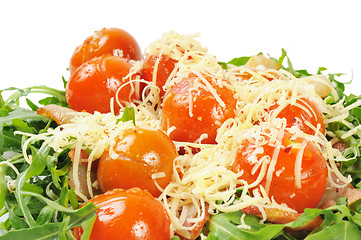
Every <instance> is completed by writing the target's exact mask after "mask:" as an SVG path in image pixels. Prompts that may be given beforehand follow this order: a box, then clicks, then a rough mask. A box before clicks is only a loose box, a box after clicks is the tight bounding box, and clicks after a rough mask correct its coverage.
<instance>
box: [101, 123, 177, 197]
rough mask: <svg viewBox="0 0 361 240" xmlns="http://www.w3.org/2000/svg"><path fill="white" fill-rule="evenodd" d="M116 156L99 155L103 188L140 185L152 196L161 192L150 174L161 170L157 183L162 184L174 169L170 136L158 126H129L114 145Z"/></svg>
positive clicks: (163, 184) (167, 180) (165, 183)
mask: <svg viewBox="0 0 361 240" xmlns="http://www.w3.org/2000/svg"><path fill="white" fill-rule="evenodd" d="M114 150H115V153H116V154H117V158H115V159H113V158H111V157H110V155H109V152H105V153H104V154H103V156H102V157H101V158H100V159H99V164H98V170H97V177H98V182H99V186H100V189H101V190H102V192H106V191H108V190H111V189H114V188H123V189H128V188H132V187H139V188H142V189H146V190H148V191H149V192H150V193H151V194H152V195H153V196H155V197H157V196H159V195H160V193H161V192H160V190H159V189H158V188H157V187H156V185H155V184H154V180H153V179H152V174H154V173H158V172H164V173H165V177H162V178H158V179H157V183H158V184H159V185H160V186H161V187H162V188H165V187H166V186H167V185H168V184H169V182H170V180H171V175H172V173H173V160H174V159H175V158H176V157H177V156H178V153H177V150H176V148H175V146H174V144H173V142H172V141H171V139H170V138H169V137H168V136H167V135H166V134H165V133H163V132H162V131H160V130H149V129H141V128H139V127H136V128H135V129H129V130H127V131H126V132H125V133H124V137H123V138H121V139H119V140H118V141H117V143H116V146H115V149H114Z"/></svg>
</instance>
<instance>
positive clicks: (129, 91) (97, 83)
mask: <svg viewBox="0 0 361 240" xmlns="http://www.w3.org/2000/svg"><path fill="white" fill-rule="evenodd" d="M130 68H131V64H130V63H129V61H128V60H126V59H124V58H121V57H117V56H111V55H103V56H101V57H98V58H93V59H92V60H90V61H88V62H85V63H84V64H83V65H81V66H80V67H79V68H78V69H77V70H76V71H75V72H74V73H73V74H72V75H71V77H70V79H69V82H68V84H67V86H66V100H67V102H68V104H69V107H70V108H71V109H74V110H77V111H83V110H85V111H87V112H89V113H93V112H94V111H98V112H101V113H107V112H110V99H111V98H114V110H115V112H116V113H117V112H118V111H119V109H120V106H119V105H118V104H117V103H116V101H115V98H116V97H118V99H119V100H120V101H123V102H124V101H125V102H130V101H133V100H135V99H139V98H140V94H139V90H138V92H137V91H133V88H134V87H135V86H134V87H133V86H131V85H129V84H127V85H125V86H124V87H123V88H122V89H121V90H120V91H119V94H118V96H116V92H117V90H118V88H119V87H120V86H122V85H123V84H125V83H127V81H128V80H125V79H124V77H125V76H127V75H128V73H129V70H130ZM135 89H136V87H135Z"/></svg>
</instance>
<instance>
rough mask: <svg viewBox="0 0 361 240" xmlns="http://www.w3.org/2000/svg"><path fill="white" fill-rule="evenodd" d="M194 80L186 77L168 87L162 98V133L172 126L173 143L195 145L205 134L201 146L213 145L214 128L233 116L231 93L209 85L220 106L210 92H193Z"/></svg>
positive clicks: (233, 100)
mask: <svg viewBox="0 0 361 240" xmlns="http://www.w3.org/2000/svg"><path fill="white" fill-rule="evenodd" d="M197 81H198V84H199V81H200V79H199V78H197V77H191V78H185V79H183V80H182V81H180V82H179V83H176V84H175V85H174V86H173V87H171V88H170V89H169V90H168V91H167V93H166V95H165V96H164V101H163V109H162V115H161V123H162V128H163V130H165V131H167V130H168V129H170V128H172V127H175V128H174V130H172V131H171V132H170V134H169V136H170V137H171V138H172V139H173V140H175V141H184V142H195V141H196V140H197V139H199V137H200V136H201V135H202V134H204V133H206V134H207V135H208V137H207V138H205V139H204V140H203V141H202V143H208V144H214V143H216V141H215V139H216V135H217V129H218V128H219V127H220V126H221V125H222V123H223V122H224V121H225V120H227V119H228V118H233V117H234V116H235V114H234V109H235V106H236V99H234V98H233V91H231V90H229V89H227V88H226V87H219V86H217V85H216V84H214V83H212V86H213V88H214V89H215V90H216V92H217V94H218V95H219V97H220V98H221V99H222V101H223V102H224V103H225V106H221V105H220V103H219V102H218V101H217V99H216V98H215V97H214V96H213V95H212V93H211V92H210V91H208V90H206V89H204V88H202V87H199V88H198V89H194V86H195V82H197Z"/></svg>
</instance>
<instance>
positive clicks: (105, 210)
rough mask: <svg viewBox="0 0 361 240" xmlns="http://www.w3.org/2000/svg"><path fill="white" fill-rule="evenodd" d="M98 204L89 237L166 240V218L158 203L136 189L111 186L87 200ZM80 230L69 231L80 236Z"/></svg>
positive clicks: (81, 231)
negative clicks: (111, 187)
mask: <svg viewBox="0 0 361 240" xmlns="http://www.w3.org/2000/svg"><path fill="white" fill-rule="evenodd" d="M91 202H93V203H94V204H95V205H96V206H98V207H99V209H98V211H97V218H96V220H95V223H94V226H93V229H92V232H91V235H90V238H89V239H90V240H101V239H106V240H123V239H124V240H140V239H147V240H153V239H154V240H163V239H164V240H169V239H170V220H169V216H168V214H167V212H166V211H165V209H164V207H163V206H162V204H161V203H160V202H159V201H158V200H156V199H155V198H154V197H153V196H152V195H151V194H150V193H149V192H147V191H145V190H141V189H139V188H132V189H128V190H123V189H114V190H112V191H109V192H106V193H104V194H101V195H98V196H96V197H95V198H93V199H92V200H91ZM82 233H83V230H82V228H81V227H75V228H74V229H73V234H74V236H75V238H76V239H77V240H80V239H81V236H82Z"/></svg>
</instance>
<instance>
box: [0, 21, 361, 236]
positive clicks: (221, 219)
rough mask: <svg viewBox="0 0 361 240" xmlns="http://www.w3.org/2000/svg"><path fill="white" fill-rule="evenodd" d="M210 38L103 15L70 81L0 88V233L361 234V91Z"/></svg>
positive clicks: (79, 51)
mask: <svg viewBox="0 0 361 240" xmlns="http://www.w3.org/2000/svg"><path fill="white" fill-rule="evenodd" d="M197 37H198V35H197V34H194V35H181V34H178V33H176V32H173V31H171V32H168V33H164V34H163V35H162V36H161V37H160V38H159V39H158V40H156V41H154V42H153V43H151V44H150V45H149V47H148V48H147V49H146V51H145V52H144V53H143V52H142V51H141V50H140V48H139V45H138V43H137V41H136V40H135V39H134V38H133V37H132V36H131V35H130V34H129V33H128V32H126V31H124V30H122V29H118V28H104V29H101V30H99V31H96V32H95V33H94V34H93V35H92V36H89V37H88V38H87V39H85V41H84V42H83V43H82V44H81V45H80V46H78V47H77V48H76V49H75V51H74V54H73V56H72V58H71V60H70V65H69V72H70V74H71V75H70V78H69V79H65V78H63V83H64V89H60V90H59V89H53V88H50V87H47V86H34V87H28V88H24V89H18V88H8V89H3V90H1V91H0V130H1V131H0V153H1V155H0V219H1V222H0V240H5V239H22V240H26V239H82V240H83V239H158V240H159V239H172V240H177V239H207V240H213V239H219V240H222V239H279V240H281V239H287V240H292V239H308V240H312V239H360V238H361V200H360V199H361V190H360V188H361V185H360V184H361V183H360V182H361V166H360V164H361V161H360V160H361V155H360V146H361V145H360V137H361V130H360V129H361V127H360V126H361V125H360V121H361V97H359V96H356V95H353V94H350V95H346V94H345V93H344V90H345V84H344V83H342V82H340V81H338V77H340V76H341V75H342V74H333V73H328V72H327V69H326V68H324V67H320V68H319V70H318V72H317V73H315V74H311V73H309V72H307V71H306V70H296V69H295V68H294V67H293V66H292V63H291V61H290V59H289V57H288V55H287V53H286V51H285V50H283V49H282V52H281V54H280V55H281V56H280V57H279V58H274V57H271V56H267V55H266V54H263V53H259V54H256V55H254V56H243V57H238V58H234V59H232V60H230V61H229V62H220V61H219V60H218V59H217V58H216V57H215V56H214V55H212V54H210V53H208V51H207V48H205V47H203V46H202V45H201V43H200V42H199V41H197V40H196V38H197ZM39 94H42V96H43V95H44V94H45V95H46V96H45V97H44V98H42V99H41V100H40V101H38V102H35V101H33V100H32V96H33V95H35V96H38V95H39Z"/></svg>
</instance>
